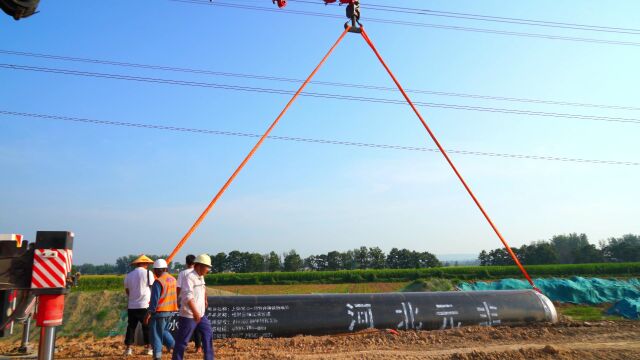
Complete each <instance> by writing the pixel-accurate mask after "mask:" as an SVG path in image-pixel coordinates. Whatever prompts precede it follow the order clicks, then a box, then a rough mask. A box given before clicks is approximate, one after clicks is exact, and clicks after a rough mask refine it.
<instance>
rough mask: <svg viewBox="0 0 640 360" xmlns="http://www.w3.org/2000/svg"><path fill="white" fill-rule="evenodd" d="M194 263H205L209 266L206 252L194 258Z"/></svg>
mask: <svg viewBox="0 0 640 360" xmlns="http://www.w3.org/2000/svg"><path fill="white" fill-rule="evenodd" d="M194 263H196V264H202V265H206V266H208V267H211V257H210V256H209V255H207V254H200V255H198V257H197V258H196V260H195V261H194Z"/></svg>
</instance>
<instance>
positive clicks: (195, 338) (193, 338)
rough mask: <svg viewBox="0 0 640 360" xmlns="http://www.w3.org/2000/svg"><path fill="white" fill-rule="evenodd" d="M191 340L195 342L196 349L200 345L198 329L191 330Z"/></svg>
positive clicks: (200, 336) (200, 339)
mask: <svg viewBox="0 0 640 360" xmlns="http://www.w3.org/2000/svg"><path fill="white" fill-rule="evenodd" d="M191 340H193V342H194V343H195V344H196V349H199V348H201V347H202V334H200V331H198V329H196V330H195V331H194V332H193V336H192V337H191Z"/></svg>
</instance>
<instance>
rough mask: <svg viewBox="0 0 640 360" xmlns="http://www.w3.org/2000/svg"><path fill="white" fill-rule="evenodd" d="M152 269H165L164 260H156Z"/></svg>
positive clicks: (165, 263)
mask: <svg viewBox="0 0 640 360" xmlns="http://www.w3.org/2000/svg"><path fill="white" fill-rule="evenodd" d="M153 268H154V269H166V268H167V262H166V261H165V260H164V259H158V260H156V261H155V262H154V263H153Z"/></svg>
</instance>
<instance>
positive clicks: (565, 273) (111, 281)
mask: <svg viewBox="0 0 640 360" xmlns="http://www.w3.org/2000/svg"><path fill="white" fill-rule="evenodd" d="M526 268H527V271H528V272H529V274H530V275H531V276H535V277H551V276H555V277H569V276H598V277H605V276H608V277H627V276H639V275H640V262H636V263H603V264H569V265H531V266H527V267H526ZM509 277H514V278H521V277H522V274H521V273H520V270H519V269H518V268H517V267H516V266H455V267H440V268H426V269H381V270H343V271H301V272H273V273H241V274H233V273H223V274H209V275H207V276H206V282H207V285H209V286H217V285H265V284H266V285H295V284H345V283H368V282H406V281H414V280H418V279H424V278H439V279H449V280H453V281H473V280H492V279H502V278H509ZM122 283H123V277H122V276H121V275H85V276H83V277H82V278H81V279H80V286H79V288H77V289H76V291H77V290H80V291H98V290H109V289H111V290H121V289H122V286H123V285H122Z"/></svg>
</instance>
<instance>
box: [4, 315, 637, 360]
mask: <svg viewBox="0 0 640 360" xmlns="http://www.w3.org/2000/svg"><path fill="white" fill-rule="evenodd" d="M639 340H640V324H638V323H637V322H630V321H615V322H614V321H601V322H568V321H564V322H562V323H560V324H557V325H548V326H544V325H536V326H533V327H516V328H508V327H497V328H487V327H469V328H461V329H454V330H444V331H418V332H415V331H407V332H400V333H398V335H394V334H392V333H390V332H385V331H377V330H376V331H365V332H360V333H356V334H349V335H337V336H297V337H293V338H282V339H257V340H247V339H227V340H218V341H216V342H215V348H216V358H218V359H431V360H444V359H451V360H472V359H473V360H506V359H567V360H591V359H593V360H595V359H605V360H606V359H640V341H639ZM58 345H59V346H58V353H57V355H56V358H57V359H114V360H115V359H121V358H122V356H121V354H122V352H123V351H124V346H123V345H122V337H113V338H106V339H99V340H94V339H93V338H92V337H89V336H87V337H82V338H74V339H72V338H62V339H60V340H59V341H58ZM12 347H15V344H3V345H0V352H3V351H7V350H10V349H11V348H12ZM137 350H138V353H140V352H141V350H142V349H137ZM147 358H148V356H142V355H139V356H134V357H132V358H131V359H136V360H137V359H140V360H141V359H147ZM187 359H201V355H197V354H193V353H191V354H188V356H187Z"/></svg>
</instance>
